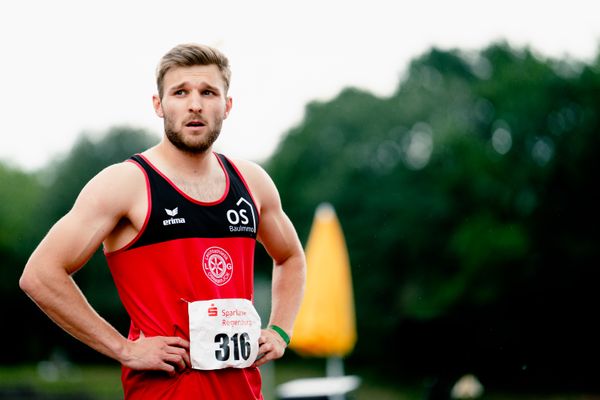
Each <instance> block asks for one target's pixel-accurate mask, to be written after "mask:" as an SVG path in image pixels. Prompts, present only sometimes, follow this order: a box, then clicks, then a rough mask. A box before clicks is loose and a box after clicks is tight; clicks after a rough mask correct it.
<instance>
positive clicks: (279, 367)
mask: <svg viewBox="0 0 600 400" xmlns="http://www.w3.org/2000/svg"><path fill="white" fill-rule="evenodd" d="M262 373H263V383H264V385H263V386H264V392H265V400H270V399H274V398H275V395H274V389H273V388H274V387H275V386H276V385H277V384H280V383H283V382H287V381H290V380H293V379H299V378H309V377H318V376H323V373H324V371H323V370H322V369H321V368H319V366H318V364H315V363H294V364H289V363H277V364H276V365H273V366H271V368H267V369H264V370H263V371H262ZM361 378H362V377H361ZM32 392H35V393H36V394H43V395H44V396H45V397H44V398H57V399H58V398H67V397H68V396H69V397H71V398H74V396H75V395H77V396H80V398H85V399H90V400H117V399H122V398H123V392H122V389H121V370H120V368H119V367H118V366H114V365H108V366H98V365H94V366H89V365H86V366H69V367H66V366H63V367H62V368H53V367H52V366H51V365H50V364H44V363H42V364H40V365H38V366H33V365H20V366H0V399H4V398H8V397H3V393H4V396H6V393H13V394H12V396H14V397H11V398H14V399H17V398H18V393H32ZM413 392H414V391H413ZM353 398H354V399H356V400H360V399H367V400H371V399H373V400H392V399H393V400H413V399H422V397H421V396H417V397H415V396H414V393H412V394H410V395H409V394H407V393H406V392H405V391H402V390H400V388H397V387H393V386H391V385H389V384H386V383H382V382H377V381H373V380H372V379H367V380H365V379H364V378H363V379H362V383H361V385H360V387H359V389H358V390H357V391H356V393H355V395H354V396H353Z"/></svg>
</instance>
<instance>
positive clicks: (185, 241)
mask: <svg viewBox="0 0 600 400" xmlns="http://www.w3.org/2000/svg"><path fill="white" fill-rule="evenodd" d="M215 157H217V159H218V161H219V164H220V165H221V168H222V170H223V171H224V173H225V177H226V189H225V193H224V194H223V196H222V197H221V198H220V199H219V200H217V201H214V202H210V203H206V202H200V201H196V200H194V199H193V198H191V197H189V196H187V195H186V194H185V193H184V192H182V191H181V190H180V189H179V188H177V187H176V186H175V184H173V183H172V182H171V181H170V180H169V179H168V178H167V177H166V176H164V175H163V174H162V173H161V172H160V171H159V170H158V169H156V168H155V167H154V166H153V165H152V164H151V163H150V162H149V161H148V160H147V159H146V158H145V157H144V156H142V155H141V154H136V155H134V156H132V157H131V158H130V159H129V160H128V161H129V162H133V163H135V164H137V165H138V166H139V167H140V168H141V169H142V171H143V172H144V175H145V177H146V187H147V195H148V211H147V215H146V220H145V222H144V225H143V227H142V229H141V230H140V232H139V234H138V235H137V237H136V238H134V239H133V240H132V242H131V243H129V244H128V245H127V246H125V247H124V248H122V249H120V250H117V251H114V252H111V253H107V254H106V259H107V263H108V266H109V268H110V271H111V273H112V276H113V279H114V281H115V285H116V287H117V290H118V292H119V296H120V298H121V301H122V303H123V305H124V307H125V309H126V310H127V312H128V314H129V316H130V318H131V326H130V330H129V339H131V340H136V339H137V338H139V336H140V332H143V334H144V335H145V336H147V337H148V336H179V337H182V338H184V339H185V340H188V341H189V340H190V337H189V336H190V331H189V317H188V303H190V302H194V301H199V300H212V299H231V298H238V299H247V300H250V301H253V278H254V248H255V243H256V235H257V230H258V222H259V221H258V218H259V215H258V211H257V208H256V204H255V202H254V200H253V198H252V195H251V193H250V190H249V187H248V186H247V184H246V182H245V180H244V178H243V176H242V175H241V173H240V172H239V171H238V169H237V168H236V167H235V165H234V164H233V163H231V162H230V161H229V160H228V159H227V158H226V157H224V156H223V155H220V154H216V153H215ZM122 380H123V387H124V391H125V399H129V400H134V399H144V400H152V399H157V400H158V399H161V400H168V399H192V398H193V399H262V395H261V392H260V387H261V378H260V373H259V371H258V368H256V367H250V368H243V369H238V368H225V369H217V370H206V371H201V370H195V369H190V368H188V369H186V370H185V371H183V372H178V373H177V374H175V376H173V377H170V376H168V375H167V374H166V373H164V372H162V371H134V370H131V369H129V368H126V367H123V376H122Z"/></svg>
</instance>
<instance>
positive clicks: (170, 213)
mask: <svg viewBox="0 0 600 400" xmlns="http://www.w3.org/2000/svg"><path fill="white" fill-rule="evenodd" d="M165 212H166V213H167V215H168V216H169V217H171V218H169V219H163V225H164V226H167V225H175V224H185V218H174V217H175V216H176V215H177V214H179V207H175V208H174V209H172V210H169V209H168V208H165Z"/></svg>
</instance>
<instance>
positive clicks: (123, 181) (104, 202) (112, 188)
mask: <svg viewBox="0 0 600 400" xmlns="http://www.w3.org/2000/svg"><path fill="white" fill-rule="evenodd" d="M144 190H145V177H144V173H143V172H142V170H141V169H140V168H139V167H138V166H136V165H135V164H133V163H131V162H127V161H125V162H121V163H118V164H113V165H110V166H108V167H106V168H104V169H103V170H102V171H100V172H99V173H98V174H97V175H96V176H94V177H93V178H92V179H91V180H90V181H89V182H88V183H87V184H86V185H85V187H84V188H83V189H82V191H81V193H80V194H79V197H78V199H77V201H76V203H75V205H76V206H77V204H78V203H82V202H83V203H85V204H89V203H93V205H94V206H95V207H97V208H98V211H112V212H115V211H117V209H120V210H121V211H126V209H127V206H128V204H130V202H131V200H133V199H134V198H136V197H137V196H135V195H136V194H139V193H143V192H144Z"/></svg>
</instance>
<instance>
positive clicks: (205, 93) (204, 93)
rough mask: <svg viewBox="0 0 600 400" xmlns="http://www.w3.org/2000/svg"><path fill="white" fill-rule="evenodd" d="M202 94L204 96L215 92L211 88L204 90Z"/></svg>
mask: <svg viewBox="0 0 600 400" xmlns="http://www.w3.org/2000/svg"><path fill="white" fill-rule="evenodd" d="M202 94H203V95H204V96H213V95H214V94H215V92H213V91H212V90H205V91H203V92H202Z"/></svg>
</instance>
